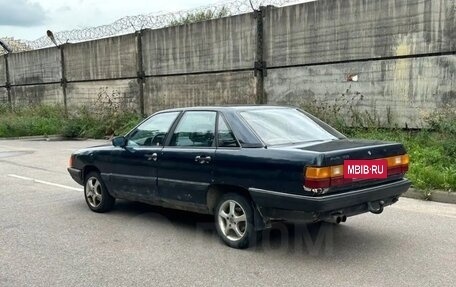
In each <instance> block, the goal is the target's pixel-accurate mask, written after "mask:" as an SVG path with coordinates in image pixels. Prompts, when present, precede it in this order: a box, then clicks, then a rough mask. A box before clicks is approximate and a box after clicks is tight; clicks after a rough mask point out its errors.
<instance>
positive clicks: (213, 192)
mask: <svg viewBox="0 0 456 287" xmlns="http://www.w3.org/2000/svg"><path fill="white" fill-rule="evenodd" d="M226 193H236V194H239V195H242V196H244V197H246V198H247V200H249V201H250V202H251V203H252V208H253V211H254V212H253V213H254V217H255V218H254V221H255V228H256V229H257V230H262V229H264V228H266V226H267V224H266V222H265V218H264V217H263V216H262V215H261V213H260V211H259V209H258V207H257V206H256V204H255V202H254V201H253V198H252V196H251V195H250V192H249V191H248V189H246V188H245V187H242V186H236V185H229V184H211V185H210V186H209V189H208V192H207V195H206V204H207V208H208V210H209V213H210V214H214V213H215V210H214V209H215V207H216V206H217V203H218V202H219V200H220V198H221V197H222V196H223V195H224V194H226Z"/></svg>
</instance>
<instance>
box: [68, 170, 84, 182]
mask: <svg viewBox="0 0 456 287" xmlns="http://www.w3.org/2000/svg"><path fill="white" fill-rule="evenodd" d="M67 170H68V172H69V173H70V175H71V177H72V178H73V179H74V181H76V182H77V183H79V184H80V185H83V184H84V183H83V179H82V171H81V170H80V169H76V168H72V167H69V168H67Z"/></svg>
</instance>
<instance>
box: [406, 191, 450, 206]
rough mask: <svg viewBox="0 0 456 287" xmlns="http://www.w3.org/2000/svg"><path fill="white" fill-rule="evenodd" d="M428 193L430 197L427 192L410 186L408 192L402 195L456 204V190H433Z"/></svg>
mask: <svg viewBox="0 0 456 287" xmlns="http://www.w3.org/2000/svg"><path fill="white" fill-rule="evenodd" d="M428 193H429V197H427V198H426V196H425V194H424V193H423V192H422V191H419V190H416V189H414V188H410V189H409V190H408V191H407V192H406V193H404V194H402V197H406V198H413V199H420V200H426V201H435V202H440V203H453V204H456V192H448V191H443V190H433V191H429V192H428Z"/></svg>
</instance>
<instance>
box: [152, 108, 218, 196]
mask: <svg viewBox="0 0 456 287" xmlns="http://www.w3.org/2000/svg"><path fill="white" fill-rule="evenodd" d="M216 118H217V112H215V111H187V112H185V113H184V114H183V115H182V117H181V118H180V120H179V122H178V123H177V125H176V126H175V129H174V131H173V132H172V134H170V137H169V139H168V144H166V146H165V147H164V148H163V149H162V151H161V153H160V155H159V159H158V163H159V170H158V194H159V196H160V198H161V199H162V200H163V201H165V202H168V203H178V204H179V203H183V204H192V205H193V204H196V205H203V204H205V203H206V192H207V188H208V186H209V185H210V183H211V182H212V179H213V161H214V156H215V124H216Z"/></svg>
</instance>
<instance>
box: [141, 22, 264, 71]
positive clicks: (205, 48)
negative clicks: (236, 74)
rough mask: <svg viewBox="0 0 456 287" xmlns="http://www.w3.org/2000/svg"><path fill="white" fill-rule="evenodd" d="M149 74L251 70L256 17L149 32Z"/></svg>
mask: <svg viewBox="0 0 456 287" xmlns="http://www.w3.org/2000/svg"><path fill="white" fill-rule="evenodd" d="M142 43H143V48H142V49H143V57H144V71H145V73H146V75H167V74H181V73H195V72H202V71H204V72H207V71H223V70H234V69H246V68H252V67H253V63H254V62H255V54H256V19H255V18H254V17H253V14H243V15H238V16H234V17H225V18H221V19H217V20H211V21H205V22H201V23H195V24H192V25H181V26H176V27H169V28H164V29H158V30H147V31H145V32H144V37H143V41H142Z"/></svg>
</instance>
